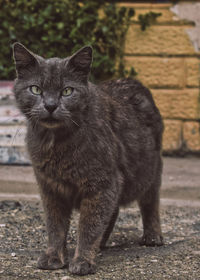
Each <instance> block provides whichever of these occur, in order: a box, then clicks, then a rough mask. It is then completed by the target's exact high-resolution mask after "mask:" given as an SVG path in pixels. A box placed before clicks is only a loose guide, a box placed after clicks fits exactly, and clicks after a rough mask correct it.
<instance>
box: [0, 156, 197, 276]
mask: <svg viewBox="0 0 200 280" xmlns="http://www.w3.org/2000/svg"><path fill="white" fill-rule="evenodd" d="M2 168H5V167H2ZM0 169H1V168H0ZM7 170H8V169H7ZM199 170H200V159H196V158H191V159H187V160H185V159H167V160H165V169H164V174H163V191H162V199H161V222H162V230H163V234H164V238H165V245H164V246H162V247H155V248H150V247H145V246H142V247H141V246H139V244H138V240H139V237H140V236H141V235H142V223H141V217H140V213H139V210H138V207H137V205H136V204H133V205H130V207H128V208H125V209H121V211H120V215H119V217H118V220H117V223H116V226H115V228H114V231H113V234H112V236H111V238H110V240H109V242H108V247H107V248H106V249H105V250H104V251H102V252H101V253H99V255H98V257H97V263H98V267H97V273H96V274H95V275H89V276H84V277H80V276H79V277H77V276H72V275H70V274H69V272H68V270H67V269H61V270H56V271H43V270H39V269H37V268H36V261H37V258H38V256H39V253H40V251H41V250H43V249H45V246H46V231H45V225H44V217H43V210H42V207H41V204H40V201H39V200H38V199H28V200H27V199H20V196H19V195H17V192H16V197H14V196H13V195H12V196H9V192H7V196H6V195H5V197H4V198H3V196H0V198H2V199H1V201H0V210H1V221H0V239H1V242H0V279H2V280H4V279H5V280H7V279H9V280H15V279H26V280H29V279H35V280H36V279H41V280H54V279H55V280H57V279H59V280H70V279H88V280H90V279H91V280H92V279H97V280H103V279H106V280H110V279H116V280H121V279H127V280H129V279H130V280H132V279H134V280H137V279H140V280H143V279H148V280H149V279H152V280H157V279H158V280H161V279H173V280H174V279H175V280H176V279H177V280H182V279H184V280H188V279H191V280H198V279H200V174H199V173H200V172H199ZM0 173H1V170H0ZM31 176H32V175H31ZM26 180H27V178H26ZM19 181H20V180H19ZM27 183H28V182H27ZM0 184H2V181H1V182H0ZM190 190H191V191H190ZM29 196H30V195H28V194H26V196H25V198H28V197H29ZM11 197H12V200H11V199H9V198H11ZM21 197H22V195H21ZM34 197H35V198H37V195H35V196H34ZM5 198H6V199H5ZM32 198H33V197H32ZM78 215H79V214H78V213H74V215H73V218H72V223H71V228H70V233H69V236H68V247H69V258H71V257H72V256H73V252H74V249H75V244H76V229H77V222H78Z"/></svg>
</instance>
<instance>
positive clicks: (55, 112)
mask: <svg viewBox="0 0 200 280" xmlns="http://www.w3.org/2000/svg"><path fill="white" fill-rule="evenodd" d="M13 53H14V60H15V64H16V72H17V79H16V80H15V87H14V92H15V97H16V101H17V104H18V106H19V108H20V110H21V111H22V113H23V114H24V115H25V116H26V117H27V119H28V120H29V121H30V122H31V123H32V124H33V125H36V124H38V125H42V126H44V127H46V128H54V127H62V126H67V127H72V126H74V125H78V122H79V121H80V119H81V116H82V114H83V112H84V110H86V108H87V104H88V99H89V97H88V76H89V72H90V67H91V63H92V48H91V47H90V46H86V47H83V48H82V49H80V50H79V51H78V52H76V53H75V54H74V55H72V56H71V57H67V58H64V59H60V58H50V59H44V58H42V57H40V56H38V55H36V54H34V53H32V52H31V51H29V50H28V49H27V48H25V47H24V46H23V45H22V44H20V43H15V44H14V45H13Z"/></svg>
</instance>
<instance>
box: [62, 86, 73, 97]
mask: <svg viewBox="0 0 200 280" xmlns="http://www.w3.org/2000/svg"><path fill="white" fill-rule="evenodd" d="M73 90H74V89H73V88H71V87H66V88H65V89H63V91H62V95H63V96H69V95H71V94H72V92H73Z"/></svg>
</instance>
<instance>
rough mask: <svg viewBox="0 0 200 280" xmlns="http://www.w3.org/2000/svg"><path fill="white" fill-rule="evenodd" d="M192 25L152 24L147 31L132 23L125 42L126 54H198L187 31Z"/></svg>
mask: <svg viewBox="0 0 200 280" xmlns="http://www.w3.org/2000/svg"><path fill="white" fill-rule="evenodd" d="M188 28H191V26H172V25H169V26H166V25H152V26H150V27H148V28H147V29H146V30H145V31H141V29H140V26H138V25H136V24H132V25H131V26H130V28H129V30H128V33H127V36H126V42H125V53H126V54H133V55H136V54H139V55H150V54H155V55H158V54H159V55H166V54H168V55H180V54H182V55H183V54H184V55H186V54H190V55H191V54H196V52H195V49H194V47H193V45H192V43H191V41H190V39H189V36H188V35H187V33H186V30H187V29H188Z"/></svg>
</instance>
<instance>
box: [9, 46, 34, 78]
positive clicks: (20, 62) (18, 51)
mask: <svg viewBox="0 0 200 280" xmlns="http://www.w3.org/2000/svg"><path fill="white" fill-rule="evenodd" d="M13 57H14V60H15V66H16V72H17V76H18V77H23V76H24V75H25V74H26V73H30V72H32V71H33V69H34V68H35V67H36V66H37V65H38V61H37V58H36V56H35V55H34V54H33V53H32V52H31V51H29V50H28V49H27V48H25V47H24V46H23V45H22V44H20V43H14V44H13Z"/></svg>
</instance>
